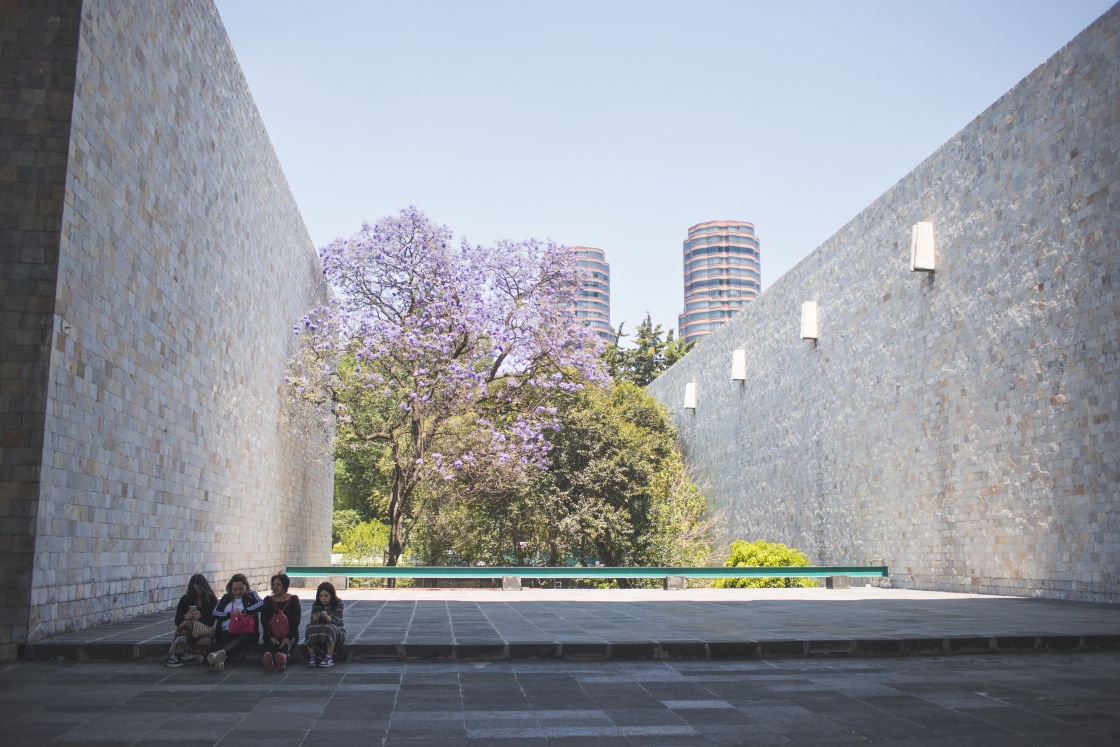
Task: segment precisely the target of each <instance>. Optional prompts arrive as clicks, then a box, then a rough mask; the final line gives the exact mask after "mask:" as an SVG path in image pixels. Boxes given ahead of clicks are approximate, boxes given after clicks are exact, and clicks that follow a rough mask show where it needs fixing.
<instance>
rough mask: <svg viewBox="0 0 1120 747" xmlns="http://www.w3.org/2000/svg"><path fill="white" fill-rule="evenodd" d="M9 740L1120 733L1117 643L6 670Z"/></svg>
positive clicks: (419, 743) (1038, 737) (1118, 738)
mask: <svg viewBox="0 0 1120 747" xmlns="http://www.w3.org/2000/svg"><path fill="white" fill-rule="evenodd" d="M0 697H2V698H3V702H4V708H3V709H0V735H2V736H0V743H3V744H11V745H19V746H20V747H45V746H46V745H52V746H62V745H85V744H90V745H93V744H96V745H98V746H99V747H115V746H116V745H122V746H124V745H130V746H131V747H171V745H174V746H175V747H183V746H184V745H186V746H187V747H214V746H215V745H218V747H235V746H237V745H246V746H248V745H250V744H252V745H261V744H268V745H273V746H276V745H279V746H280V747H286V746H287V745H291V746H292V747H297V746H299V747H308V746H309V745H323V746H324V747H328V746H329V747H357V745H364V746H368V745H411V747H425V746H426V745H437V746H438V747H460V746H468V745H469V746H470V747H480V746H481V745H509V746H510V747H522V746H526V747H533V746H534V745H595V746H596V747H599V746H600V745H607V746H608V747H609V746H611V745H673V746H674V747H690V746H691V745H712V744H739V745H779V744H781V745H804V746H806V747H808V746H811V745H836V744H876V745H907V746H908V747H935V746H936V747H959V746H960V745H981V744H982V745H983V746H984V747H1000V746H1002V745H1014V747H1036V746H1040V745H1061V746H1062V747H1071V746H1072V747H1081V746H1082V745H1117V744H1120V653H1117V652H1104V653H1074V654H1065V655H1052V654H1032V655H1007V656H998V657H993V656H954V657H932V658H930V657H926V658H894V659H871V660H869V659H862V660H860V659H775V660H768V659H764V660H752V661H724V662H715V661H671V662H572V661H542V662H471V663H459V662H450V663H434V662H412V663H398V662H393V663H349V664H340V665H338V666H336V667H334V668H332V669H329V670H328V669H318V668H317V669H309V668H307V667H294V668H292V669H289V670H288V671H287V672H286V673H284V674H267V673H265V672H264V670H263V669H262V668H261V667H260V666H259V665H252V664H249V663H248V662H238V663H233V664H231V665H230V666H229V667H228V668H227V670H226V671H225V672H223V673H218V672H215V671H213V669H211V668H209V667H184V668H183V669H168V668H166V667H163V666H161V665H159V664H158V663H154V662H150V663H131V662H130V663H119V662H118V663H89V662H87V663H71V662H21V663H18V664H13V665H9V666H6V667H2V668H0Z"/></svg>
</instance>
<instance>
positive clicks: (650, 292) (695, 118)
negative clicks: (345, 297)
mask: <svg viewBox="0 0 1120 747" xmlns="http://www.w3.org/2000/svg"><path fill="white" fill-rule="evenodd" d="M1110 4H1111V3H1110V2H1106V1H1104V0H1062V1H1061V2H1057V1H1054V2H1027V1H1025V0H1015V1H1014V2H994V1H993V2H977V1H976V0H972V1H970V2H944V1H941V0H939V1H938V2H924V3H919V2H845V3H836V2H827V3H824V2H822V3H813V2H781V3H779V2H773V3H765V4H764V3H750V2H745V1H740V2H729V3H722V2H692V1H689V2H676V3H658V2H650V1H644V2H574V1H572V0H566V1H565V2H543V1H542V2H523V1H522V2H509V3H502V2H413V1H410V2H379V3H373V2H330V3H308V2H298V3H297V2H278V1H277V0H267V1H264V0H262V1H259V2H258V1H256V0H218V8H219V11H220V13H221V16H222V20H223V21H224V22H225V25H226V29H227V30H228V32H229V35H230V38H231V39H232V41H233V46H234V49H235V50H236V52H237V56H238V59H239V60H240V62H241V65H242V67H243V68H244V70H245V75H246V77H247V78H248V81H249V87H250V88H251V90H252V92H253V96H254V98H255V99H256V102H257V106H258V107H260V110H261V114H262V116H263V118H264V122H265V125H266V126H267V127H268V131H269V134H270V136H271V137H272V142H273V144H274V146H275V148H276V151H277V153H278V154H279V157H280V162H281V163H282V164H283V167H284V172H285V174H286V175H287V177H288V181H289V183H290V184H291V187H292V190H293V192H294V193H295V196H296V200H297V201H298V202H299V206H300V209H301V211H302V213H303V217H304V220H305V221H306V222H307V227H308V230H309V231H310V233H311V237H312V239H313V240H314V241H315V243H316V245H322V244H325V243H326V242H328V241H330V240H331V239H333V238H335V237H336V236H349V235H351V234H353V233H354V232H355V231H356V230H357V229H358V227H359V226H360V224H361V222H362V221H363V220H371V221H372V220H376V219H377V218H379V217H382V216H384V215H387V214H389V213H393V212H396V211H397V210H398V209H400V208H402V207H405V206H407V205H410V204H415V205H417V206H418V207H420V208H422V209H423V210H425V211H426V212H427V213H428V215H429V216H430V217H432V218H434V219H436V220H438V221H440V222H442V223H446V224H447V225H449V226H450V227H451V228H452V230H454V231H455V233H456V235H457V236H460V237H461V236H464V235H465V236H466V237H467V238H469V239H470V240H471V241H473V242H477V243H483V242H491V241H493V240H495V239H499V238H526V237H530V236H535V237H539V238H545V237H548V238H552V239H555V240H556V241H559V242H562V243H565V244H584V245H588V246H597V247H600V248H602V249H603V250H604V251H606V253H607V259H608V260H609V261H610V263H611V295H612V298H611V302H612V308H611V312H612V317H613V322H614V324H615V325H617V324H618V323H619V322H622V321H625V322H627V329H630V330H632V329H633V328H634V326H635V325H636V323H637V321H639V319H640V318H641V317H643V316H644V315H645V312H646V311H647V310H648V311H649V312H650V313H651V314H652V315H653V319H654V321H655V322H659V323H661V324H664V325H665V326H666V327H675V326H676V315H677V314H678V313H679V312H680V310H681V305H682V303H683V296H684V294H683V280H682V268H681V241H682V240H683V239H684V236H685V232H686V229H687V228H688V227H689V226H690V225H692V224H694V223H699V222H701V221H705V220H717V219H736V220H749V221H752V222H754V224H755V226H756V230H757V233H758V236H759V238H760V240H761V242H762V278H763V285H764V286H767V285H769V284H770V283H772V282H774V281H775V280H776V279H777V278H779V277H780V276H781V275H782V274H783V273H784V272H786V271H787V270H788V269H789V268H791V267H792V266H793V265H794V264H796V263H797V262H798V261H799V260H801V259H802V258H803V257H804V256H805V255H806V254H808V253H809V252H810V251H812V250H813V249H814V248H815V247H816V246H817V245H819V244H820V243H821V242H822V241H824V240H825V239H827V238H828V237H829V236H831V235H832V234H833V233H834V232H835V231H836V230H837V229H839V228H840V227H841V226H842V225H844V223H846V222H847V221H848V220H849V219H851V218H852V217H853V216H855V215H856V214H857V213H858V212H859V211H860V210H862V209H863V208H864V207H866V206H867V205H868V204H869V203H870V202H872V201H873V200H874V199H875V198H876V197H878V196H879V195H880V194H882V193H883V192H884V191H885V190H887V189H888V188H889V187H890V186H891V185H892V184H894V183H895V182H897V181H898V180H899V179H901V178H902V177H903V176H904V175H905V174H906V173H907V172H908V171H910V170H911V169H912V168H914V166H916V165H917V164H918V163H920V162H921V161H922V160H923V159H925V158H926V156H928V155H929V154H930V153H932V152H933V151H934V150H935V149H936V148H937V147H938V146H940V145H941V144H942V143H943V142H945V141H946V140H947V139H949V138H950V137H951V136H952V135H953V134H954V133H956V132H957V131H958V130H960V129H961V128H962V127H964V126H965V125H966V124H967V123H968V122H969V121H970V120H971V119H972V118H974V117H975V116H976V115H978V114H979V113H980V112H981V111H983V110H984V109H985V108H986V107H987V106H988V105H989V104H991V103H993V102H994V101H995V100H996V99H997V98H999V96H1001V95H1002V94H1003V93H1004V92H1005V91H1007V90H1008V89H1009V88H1011V87H1012V86H1013V85H1015V84H1016V83H1017V82H1018V81H1019V80H1021V79H1022V78H1023V77H1024V76H1026V75H1027V74H1028V73H1030V72H1031V70H1033V69H1034V68H1035V67H1037V66H1038V65H1039V64H1041V63H1042V62H1043V61H1044V60H1046V59H1047V58H1048V57H1049V56H1050V55H1052V54H1053V53H1054V52H1056V51H1057V50H1058V49H1060V48H1061V47H1062V45H1064V44H1065V43H1066V42H1068V41H1069V40H1070V39H1072V38H1073V37H1074V36H1075V35H1076V34H1077V33H1078V32H1080V31H1081V30H1082V29H1083V28H1084V27H1085V26H1087V25H1088V24H1090V23H1091V22H1092V21H1093V20H1094V19H1096V18H1097V17H1098V16H1099V15H1101V14H1102V13H1103V12H1104V11H1105V10H1107V9H1108V7H1109V6H1110Z"/></svg>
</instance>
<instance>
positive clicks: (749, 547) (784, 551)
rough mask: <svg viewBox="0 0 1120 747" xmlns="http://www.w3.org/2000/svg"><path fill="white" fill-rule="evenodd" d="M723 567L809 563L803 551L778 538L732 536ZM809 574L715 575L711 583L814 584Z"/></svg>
mask: <svg viewBox="0 0 1120 747" xmlns="http://www.w3.org/2000/svg"><path fill="white" fill-rule="evenodd" d="M723 565H724V567H725V568H739V567H751V566H763V567H768V568H773V567H787V566H799V565H809V557H808V556H807V555H805V553H803V552H800V551H799V550H795V549H793V548H792V547H786V546H785V545H783V544H782V543H780V542H766V541H765V540H757V541H755V542H744V541H743V540H735V542H733V543H732V545H731V555H730V556H729V557H728V558H727V561H726V562H725V563H724V564H723ZM816 585H817V582H816V581H814V580H813V579H811V578H717V579H716V580H715V581H714V582H713V583H712V586H713V587H715V588H720V589H764V588H790V587H807V586H816Z"/></svg>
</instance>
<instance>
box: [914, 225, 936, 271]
mask: <svg viewBox="0 0 1120 747" xmlns="http://www.w3.org/2000/svg"><path fill="white" fill-rule="evenodd" d="M935 267H936V264H935V258H934V256H933V224H932V223H929V222H926V223H915V224H914V228H913V230H912V231H911V232H910V272H933V270H934V268H935Z"/></svg>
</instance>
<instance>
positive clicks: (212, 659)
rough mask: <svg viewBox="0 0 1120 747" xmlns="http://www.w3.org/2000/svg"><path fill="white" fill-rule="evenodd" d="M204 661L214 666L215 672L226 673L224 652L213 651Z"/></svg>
mask: <svg viewBox="0 0 1120 747" xmlns="http://www.w3.org/2000/svg"><path fill="white" fill-rule="evenodd" d="M206 661H207V662H208V663H210V664H213V665H214V671H215V672H224V671H226V652H225V650H221V651H215V652H214V653H212V654H210V655H209V656H207V657H206Z"/></svg>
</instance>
